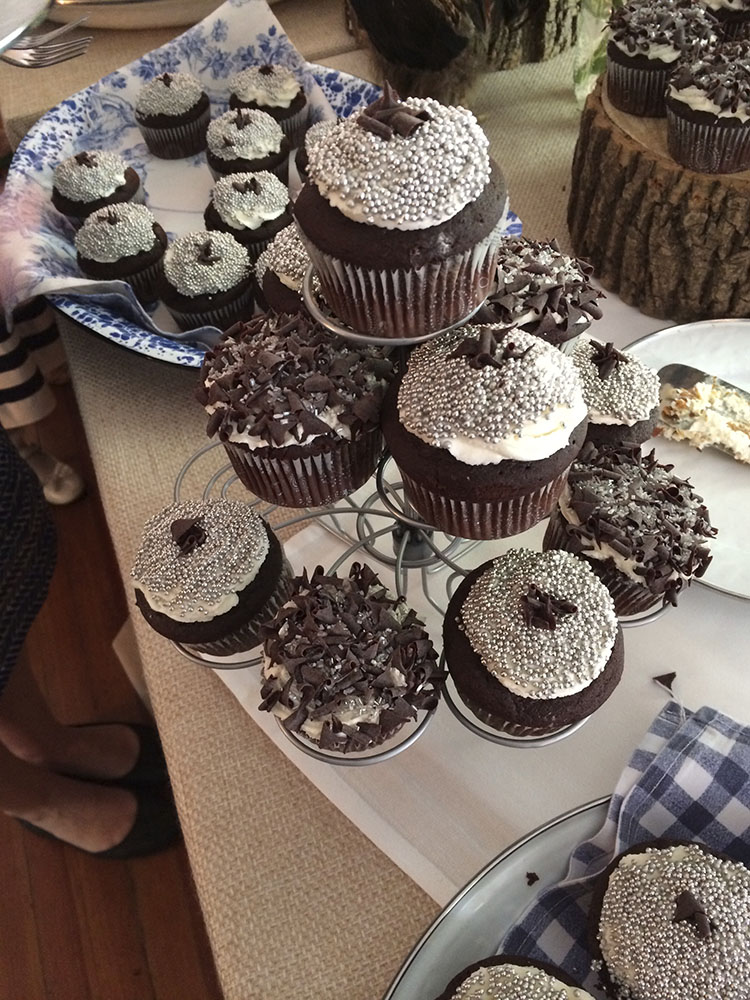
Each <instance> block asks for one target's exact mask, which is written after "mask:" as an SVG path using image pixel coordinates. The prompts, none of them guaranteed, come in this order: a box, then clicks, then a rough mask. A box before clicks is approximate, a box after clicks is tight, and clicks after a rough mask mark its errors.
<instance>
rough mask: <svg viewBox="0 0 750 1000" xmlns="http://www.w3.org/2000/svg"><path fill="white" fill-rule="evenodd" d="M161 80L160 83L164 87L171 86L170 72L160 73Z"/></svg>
mask: <svg viewBox="0 0 750 1000" xmlns="http://www.w3.org/2000/svg"><path fill="white" fill-rule="evenodd" d="M161 81H162V83H163V84H164V86H165V87H171V86H172V74H171V73H162V75H161Z"/></svg>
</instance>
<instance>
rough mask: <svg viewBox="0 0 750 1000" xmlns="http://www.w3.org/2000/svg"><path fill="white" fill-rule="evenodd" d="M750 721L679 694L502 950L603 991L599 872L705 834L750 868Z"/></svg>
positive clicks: (712, 844) (710, 843)
mask: <svg viewBox="0 0 750 1000" xmlns="http://www.w3.org/2000/svg"><path fill="white" fill-rule="evenodd" d="M749 830H750V726H744V725H741V724H740V723H738V722H735V721H734V719H730V718H729V717H728V716H726V715H722V714H721V713H720V712H717V711H716V709H713V708H701V709H699V710H698V711H697V712H689V711H686V710H685V709H683V708H682V706H680V705H678V704H676V703H675V702H673V701H670V702H669V703H668V704H667V705H666V706H665V707H664V708H663V709H662V711H661V712H660V713H659V715H658V716H657V717H656V719H655V720H654V722H653V723H652V724H651V727H650V729H649V731H648V732H647V733H646V735H645V737H644V738H643V740H642V741H641V744H640V746H639V747H638V748H637V749H636V751H635V752H634V753H633V756H632V757H631V759H630V762H629V763H628V765H627V767H626V768H625V770H624V771H623V772H622V775H621V776H620V780H619V781H618V783H617V787H616V789H615V791H614V794H613V796H612V800H611V802H610V805H609V810H608V812H607V818H606V820H605V822H604V825H603V826H602V828H601V830H599V832H598V833H597V834H596V835H595V836H594V837H592V838H591V840H587V841H584V842H583V843H582V844H579V845H578V847H576V848H575V850H574V851H573V853H572V855H571V857H570V864H569V867H568V873H567V875H566V877H565V879H564V880H563V881H562V882H560V883H558V884H557V885H556V886H553V887H552V888H550V889H547V890H545V891H543V892H542V893H541V894H540V895H539V896H538V897H537V899H536V900H535V902H534V903H533V904H532V905H531V906H530V908H529V909H528V910H527V911H526V913H525V914H524V915H523V917H522V918H521V920H520V921H519V922H518V923H517V924H516V925H515V926H514V928H513V929H512V930H511V931H510V932H509V933H508V934H507V935H506V937H505V938H504V940H503V941H502V943H501V946H500V949H499V950H500V951H502V952H509V953H512V954H517V955H518V954H520V955H526V956H528V957H530V958H536V959H543V960H546V961H548V962H553V963H555V964H556V965H558V966H560V968H562V969H565V970H566V971H567V972H568V973H569V974H570V975H571V976H572V977H573V978H574V979H576V980H577V981H578V982H580V983H582V985H584V986H585V987H586V989H588V990H590V991H591V992H592V993H594V994H595V995H600V994H598V992H597V990H596V978H597V977H596V975H595V974H593V973H591V970H590V962H591V959H590V955H589V952H588V949H587V947H586V939H587V929H586V923H587V913H588V906H589V900H590V898H591V892H592V887H593V883H594V881H595V876H596V875H597V874H598V873H599V872H601V871H602V870H603V869H604V868H606V866H607V865H608V864H609V862H610V861H611V860H612V858H613V857H614V856H615V854H618V853H620V851H623V850H625V849H626V848H628V847H631V846H632V845H633V844H637V843H638V842H639V841H643V840H651V839H653V838H655V837H669V838H673V839H679V840H697V841H700V842H701V843H704V844H706V845H707V846H709V847H711V848H712V849H713V850H716V851H723V852H724V853H725V854H728V855H729V856H730V857H732V858H735V859H736V860H737V861H742V862H743V863H744V864H746V865H750V833H749V832H748V831H749Z"/></svg>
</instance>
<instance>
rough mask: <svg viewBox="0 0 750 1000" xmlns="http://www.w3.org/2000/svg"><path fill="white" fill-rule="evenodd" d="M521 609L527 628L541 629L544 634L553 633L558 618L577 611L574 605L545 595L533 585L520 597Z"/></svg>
mask: <svg viewBox="0 0 750 1000" xmlns="http://www.w3.org/2000/svg"><path fill="white" fill-rule="evenodd" d="M521 609H522V611H523V617H524V621H525V622H526V624H527V625H528V626H530V627H531V628H541V629H544V630H545V631H546V632H553V631H554V630H555V629H556V628H557V620H558V618H562V617H563V616H565V615H572V614H575V612H576V611H578V608H577V607H576V605H575V604H572V603H571V602H570V601H565V600H561V599H560V598H558V597H553V596H552V595H551V594H547V593H545V591H543V590H542V589H541V588H540V587H537V585H536V584H535V583H530V584H529V589H528V591H527V593H525V594H523V595H522V596H521Z"/></svg>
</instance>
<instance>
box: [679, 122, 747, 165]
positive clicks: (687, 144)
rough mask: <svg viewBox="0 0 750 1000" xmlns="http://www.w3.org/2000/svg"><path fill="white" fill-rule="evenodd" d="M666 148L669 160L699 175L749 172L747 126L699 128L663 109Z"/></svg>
mask: <svg viewBox="0 0 750 1000" xmlns="http://www.w3.org/2000/svg"><path fill="white" fill-rule="evenodd" d="M667 148H668V150H669V155H670V156H671V157H672V159H674V160H676V161H677V163H679V164H680V165H681V166H683V167H687V169H688V170H696V171H698V173H701V174H734V173H737V171H739V170H748V169H750V123H746V124H745V125H744V126H740V127H739V128H738V127H736V126H734V127H727V126H725V125H720V124H716V125H713V124H711V125H702V124H699V123H698V122H691V121H687V120H686V119H685V118H682V117H681V116H680V115H677V114H675V113H674V111H672V109H671V108H668V109H667Z"/></svg>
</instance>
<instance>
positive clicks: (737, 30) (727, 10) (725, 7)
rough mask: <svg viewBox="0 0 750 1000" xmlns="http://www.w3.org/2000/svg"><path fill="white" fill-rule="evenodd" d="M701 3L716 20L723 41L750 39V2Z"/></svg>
mask: <svg viewBox="0 0 750 1000" xmlns="http://www.w3.org/2000/svg"><path fill="white" fill-rule="evenodd" d="M701 3H702V4H703V6H704V7H705V8H706V10H708V12H709V13H710V14H712V15H713V16H714V17H715V18H716V21H717V23H718V26H719V32H720V35H721V40H722V41H724V42H735V41H742V40H744V39H747V38H748V37H750V0H701Z"/></svg>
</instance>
